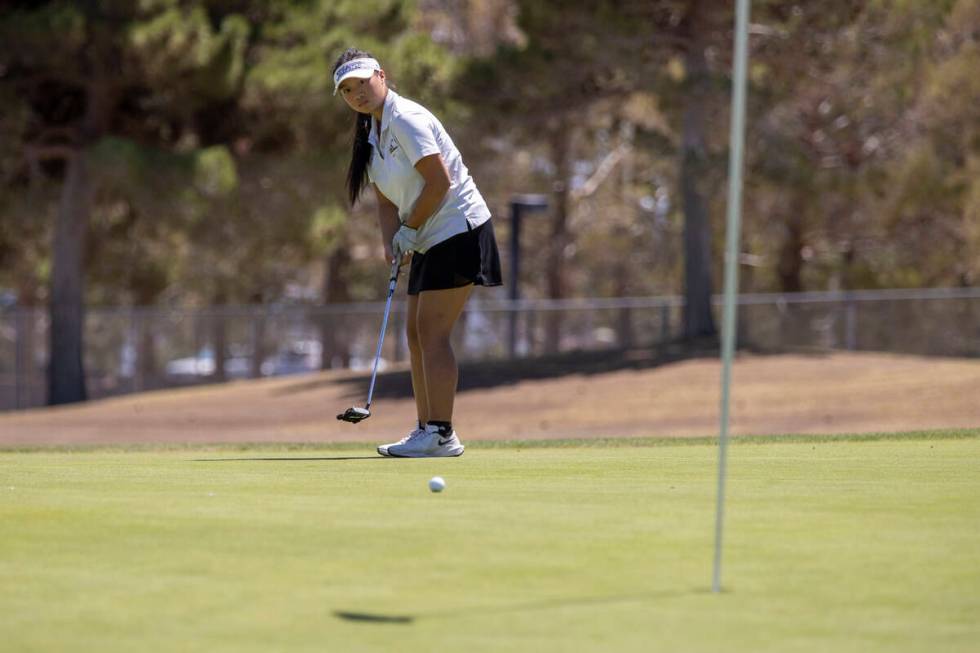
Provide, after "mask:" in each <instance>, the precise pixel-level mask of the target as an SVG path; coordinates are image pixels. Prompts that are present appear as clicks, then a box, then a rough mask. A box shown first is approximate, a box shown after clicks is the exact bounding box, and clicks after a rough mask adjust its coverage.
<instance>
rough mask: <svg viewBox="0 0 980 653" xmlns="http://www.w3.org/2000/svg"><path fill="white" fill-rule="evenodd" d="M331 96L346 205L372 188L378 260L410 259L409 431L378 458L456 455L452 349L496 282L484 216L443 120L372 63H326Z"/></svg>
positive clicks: (356, 58) (350, 57)
mask: <svg viewBox="0 0 980 653" xmlns="http://www.w3.org/2000/svg"><path fill="white" fill-rule="evenodd" d="M333 73H334V78H333V79H334V93H335V94H336V93H340V95H341V97H342V98H343V99H344V101H345V102H347V105H348V106H349V107H350V108H351V109H353V110H354V111H355V112H356V117H355V121H354V148H353V154H352V157H351V163H350V167H349V168H348V172H347V190H348V193H349V196H350V201H351V204H353V203H355V202H356V201H357V199H358V197H359V196H360V194H361V191H362V190H363V188H364V186H365V185H366V184H367V183H370V184H371V186H372V187H373V188H374V192H375V195H377V198H378V223H379V225H380V227H381V236H382V240H383V242H384V246H385V256H386V258H387V260H388V261H390V262H394V260H395V259H396V258H399V259H400V260H402V261H403V262H407V261H408V260H409V258H410V259H411V271H410V272H409V277H408V319H407V324H408V328H407V332H408V348H409V352H410V353H411V359H412V389H413V391H414V393H415V405H416V408H417V410H418V424H417V425H416V428H415V429H414V430H413V431H412V432H411V433H409V434H408V436H406V437H404V438H402V439H401V440H399V441H398V442H395V443H392V444H386V445H381V446H380V447H378V453H380V454H381V455H382V456H397V457H405V458H422V457H428V456H459V455H462V453H463V445H462V444H460V441H459V437H458V436H457V435H456V432H455V430H454V429H453V424H452V421H453V402H454V400H455V398H456V384H457V380H458V377H459V371H458V368H457V366H456V357H455V356H454V354H453V349H452V345H451V344H450V335H451V334H452V330H453V326H454V325H455V324H456V321H457V320H458V319H459V316H460V314H461V313H462V311H463V305H464V304H465V303H466V300H467V298H468V297H469V296H470V292H471V291H472V290H473V286H474V285H479V286H499V285H500V283H501V275H500V258H499V256H498V253H497V243H496V239H495V238H494V234H493V225H492V223H491V222H490V211H489V209H488V208H487V204H486V202H485V201H484V200H483V197H482V196H481V195H480V191H479V190H477V188H476V184H475V183H474V182H473V178H472V177H470V174H469V172H468V171H467V169H466V166H465V165H464V164H463V159H462V157H461V156H460V154H459V150H457V149H456V146H455V145H454V144H453V141H452V139H451V138H450V137H449V134H447V133H446V130H445V129H444V128H443V126H442V123H440V122H439V120H438V119H437V118H436V117H435V116H434V115H432V114H431V113H430V112H429V111H428V110H427V109H425V107H423V106H421V105H419V104H417V103H415V102H412V101H411V100H409V99H407V98H403V97H401V96H400V95H398V94H397V93H395V91H394V90H392V89H391V88H389V86H388V81H387V77H386V76H385V71H384V70H383V69H382V68H381V65H380V64H379V63H378V61H377V60H376V59H374V57H372V56H371V55H370V54H368V53H367V52H363V51H361V50H356V49H353V48H351V49H349V50H347V51H346V52H344V53H343V54H342V55H341V56H340V57H339V58H338V59H337V62H336V63H335V64H334V69H333Z"/></svg>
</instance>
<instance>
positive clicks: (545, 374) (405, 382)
mask: <svg viewBox="0 0 980 653" xmlns="http://www.w3.org/2000/svg"><path fill="white" fill-rule="evenodd" d="M717 357H718V343H717V341H716V340H715V339H712V338H708V339H705V340H703V341H694V342H672V343H668V344H665V345H661V346H656V347H648V348H639V347H634V348H629V349H608V350H602V351H576V352H567V353H562V354H552V355H546V356H536V357H533V358H520V359H515V360H493V361H479V362H469V363H461V364H460V366H459V385H458V390H457V392H461V393H462V392H467V391H469V390H481V389H486V388H496V387H500V386H507V385H513V384H516V383H520V382H521V381H528V380H544V379H554V378H558V377H562V376H570V375H586V376H589V375H594V374H605V373H607V372H617V371H620V370H643V369H649V368H654V367H662V366H665V365H670V364H673V363H680V362H683V361H688V360H694V359H700V358H717ZM370 381H371V375H370V374H363V375H357V376H350V377H346V378H343V379H325V380H316V381H303V382H297V383H293V384H290V385H287V386H285V387H282V388H279V389H278V390H276V391H275V393H274V394H276V395H292V394H298V393H301V392H309V391H313V390H318V389H320V388H323V387H326V386H332V385H341V386H346V387H347V388H348V389H349V392H348V393H347V396H351V397H357V396H361V395H364V394H366V393H367V390H368V385H369V384H370ZM412 396H413V395H412V376H411V373H410V372H409V371H408V370H398V371H392V372H379V373H378V382H377V385H376V386H375V389H374V397H375V398H385V399H405V398H409V397H412Z"/></svg>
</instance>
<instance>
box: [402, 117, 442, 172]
mask: <svg viewBox="0 0 980 653" xmlns="http://www.w3.org/2000/svg"><path fill="white" fill-rule="evenodd" d="M391 129H392V131H393V132H394V134H395V138H396V139H398V144H399V145H400V146H401V147H403V148H404V149H405V155H406V156H407V157H408V160H409V161H411V162H412V165H413V166H414V165H415V164H416V163H418V162H419V159H421V158H423V157H426V156H429V155H430V154H440V153H441V152H442V150H440V149H439V144H438V143H437V142H436V134H435V129H434V125H433V124H432V120H431V119H430V118H429V116H427V115H425V114H424V113H420V112H406V113H403V114H401V115H399V116H398V118H396V119H395V120H393V121H392V122H391Z"/></svg>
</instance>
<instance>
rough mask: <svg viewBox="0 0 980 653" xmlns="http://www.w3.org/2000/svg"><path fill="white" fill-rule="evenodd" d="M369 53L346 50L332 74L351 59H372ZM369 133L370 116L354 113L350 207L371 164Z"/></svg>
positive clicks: (338, 58) (349, 184)
mask: <svg viewBox="0 0 980 653" xmlns="http://www.w3.org/2000/svg"><path fill="white" fill-rule="evenodd" d="M373 58H374V57H372V56H371V54H370V53H368V52H365V51H364V50H358V49H357V48H347V50H345V51H344V53H343V54H342V55H340V56H339V57H337V61H336V62H334V65H333V72H337V69H338V68H340V67H341V66H343V65H344V64H345V63H347V62H348V61H350V60H351V59H373ZM370 133H371V114H369V113H361V112H356V113H355V114H354V139H353V140H354V145H353V148H352V152H351V158H350V165H349V166H348V167H347V195H348V197H349V198H350V203H351V206H353V205H354V204H355V203H356V202H357V198H358V197H360V195H361V191H362V190H364V182H365V179H366V177H367V167H368V163H370V162H371V144H370V143H369V142H368V135H369V134H370Z"/></svg>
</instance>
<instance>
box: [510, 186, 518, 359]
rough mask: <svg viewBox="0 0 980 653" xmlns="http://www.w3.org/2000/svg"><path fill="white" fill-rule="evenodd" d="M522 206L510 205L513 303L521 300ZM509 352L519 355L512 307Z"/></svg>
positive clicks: (515, 310) (515, 320) (511, 355)
mask: <svg viewBox="0 0 980 653" xmlns="http://www.w3.org/2000/svg"><path fill="white" fill-rule="evenodd" d="M520 260H521V204H520V202H518V201H517V200H512V201H511V203H510V283H509V290H508V293H507V298H508V299H509V300H511V302H515V303H516V301H517V300H518V299H520V290H519V285H518V279H520V272H521V264H520ZM507 334H508V335H507V352H508V353H509V355H510V357H511V358H514V356H515V355H516V354H517V309H516V308H515V307H514V306H511V309H510V313H509V314H508V330H507Z"/></svg>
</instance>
